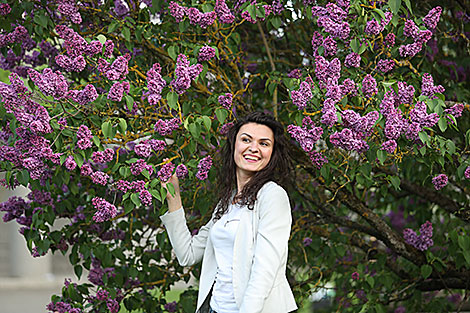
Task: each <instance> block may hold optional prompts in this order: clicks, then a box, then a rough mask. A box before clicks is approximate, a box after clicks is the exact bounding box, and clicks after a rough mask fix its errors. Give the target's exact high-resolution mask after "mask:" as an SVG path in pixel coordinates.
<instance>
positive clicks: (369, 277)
mask: <svg viewBox="0 0 470 313" xmlns="http://www.w3.org/2000/svg"><path fill="white" fill-rule="evenodd" d="M366 281H367V283H368V284H369V285H370V288H374V284H375V280H374V277H372V276H367V277H366Z"/></svg>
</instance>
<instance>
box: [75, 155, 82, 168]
mask: <svg viewBox="0 0 470 313" xmlns="http://www.w3.org/2000/svg"><path fill="white" fill-rule="evenodd" d="M73 158H74V160H75V162H76V163H77V165H78V167H82V165H83V161H84V160H83V156H82V155H81V154H79V153H75V154H74V155H73Z"/></svg>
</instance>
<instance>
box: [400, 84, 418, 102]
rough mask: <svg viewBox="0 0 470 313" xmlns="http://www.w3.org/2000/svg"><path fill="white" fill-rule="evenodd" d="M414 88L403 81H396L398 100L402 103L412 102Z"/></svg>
mask: <svg viewBox="0 0 470 313" xmlns="http://www.w3.org/2000/svg"><path fill="white" fill-rule="evenodd" d="M414 93H415V88H414V87H413V86H412V85H407V84H406V83H405V82H398V100H399V101H400V103H403V104H412V103H413V96H414Z"/></svg>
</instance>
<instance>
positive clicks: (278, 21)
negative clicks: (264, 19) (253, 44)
mask: <svg viewBox="0 0 470 313" xmlns="http://www.w3.org/2000/svg"><path fill="white" fill-rule="evenodd" d="M281 23H282V21H281V19H280V18H279V17H278V16H276V17H273V18H272V19H271V24H272V25H273V27H274V28H275V29H278V28H279V27H281Z"/></svg>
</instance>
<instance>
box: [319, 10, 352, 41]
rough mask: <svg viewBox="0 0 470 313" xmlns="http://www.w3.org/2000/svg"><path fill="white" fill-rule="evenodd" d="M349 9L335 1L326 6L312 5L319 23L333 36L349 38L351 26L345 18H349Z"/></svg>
mask: <svg viewBox="0 0 470 313" xmlns="http://www.w3.org/2000/svg"><path fill="white" fill-rule="evenodd" d="M347 11H348V10H347V9H344V8H342V7H340V6H338V5H336V4H335V3H333V2H330V3H328V4H327V5H326V7H320V6H314V7H312V15H313V16H314V17H318V18H317V25H318V26H319V27H322V28H323V30H324V31H325V32H327V33H329V34H330V35H331V36H332V37H333V38H339V39H343V40H345V39H347V38H348V37H349V33H350V31H351V28H350V26H349V24H348V23H347V22H345V21H344V20H345V19H346V18H347V16H348V13H347Z"/></svg>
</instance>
